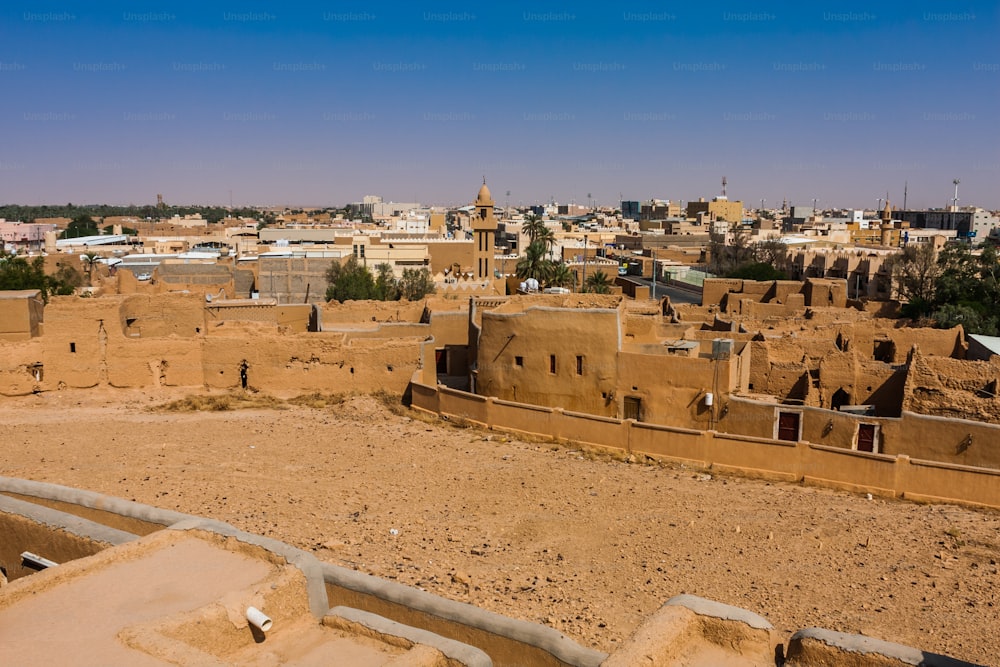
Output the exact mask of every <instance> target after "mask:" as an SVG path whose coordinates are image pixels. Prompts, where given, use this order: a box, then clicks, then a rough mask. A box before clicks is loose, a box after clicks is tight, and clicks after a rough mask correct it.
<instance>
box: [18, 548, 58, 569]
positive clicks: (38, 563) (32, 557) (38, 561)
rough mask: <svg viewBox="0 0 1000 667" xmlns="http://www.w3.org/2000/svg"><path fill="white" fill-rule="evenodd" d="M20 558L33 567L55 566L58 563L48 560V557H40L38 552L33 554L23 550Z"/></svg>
mask: <svg viewBox="0 0 1000 667" xmlns="http://www.w3.org/2000/svg"><path fill="white" fill-rule="evenodd" d="M21 560H23V561H26V562H28V563H31V564H32V565H34V566H35V567H40V568H43V569H44V568H49V567H55V566H56V565H58V564H59V563H56V562H54V561H51V560H49V559H48V558H42V557H41V556H39V555H38V554H33V553H31V552H30V551H25V552H24V553H23V554H21Z"/></svg>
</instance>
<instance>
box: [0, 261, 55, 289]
mask: <svg viewBox="0 0 1000 667" xmlns="http://www.w3.org/2000/svg"><path fill="white" fill-rule="evenodd" d="M52 287H53V283H52V280H51V279H50V278H49V277H48V276H46V275H45V260H44V259H43V258H42V257H35V258H34V259H32V260H30V261H29V260H28V259H27V258H26V257H18V256H16V255H8V254H6V253H4V252H3V251H2V250H0V290H32V289H37V290H41V292H42V298H43V299H45V300H46V301H48V298H49V294H50V293H51V288H52Z"/></svg>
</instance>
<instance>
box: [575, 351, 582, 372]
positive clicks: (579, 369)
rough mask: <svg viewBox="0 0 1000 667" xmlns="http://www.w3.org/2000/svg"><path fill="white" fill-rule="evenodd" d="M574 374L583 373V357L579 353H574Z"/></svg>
mask: <svg viewBox="0 0 1000 667" xmlns="http://www.w3.org/2000/svg"><path fill="white" fill-rule="evenodd" d="M576 374H577V375H583V357H582V356H581V355H579V354H578V355H576Z"/></svg>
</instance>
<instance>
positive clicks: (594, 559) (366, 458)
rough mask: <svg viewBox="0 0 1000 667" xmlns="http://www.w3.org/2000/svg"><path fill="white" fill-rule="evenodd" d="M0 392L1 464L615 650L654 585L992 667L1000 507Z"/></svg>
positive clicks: (348, 423) (450, 430) (558, 450)
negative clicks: (215, 522)
mask: <svg viewBox="0 0 1000 667" xmlns="http://www.w3.org/2000/svg"><path fill="white" fill-rule="evenodd" d="M180 395H181V394H170V393H167V392H165V391H164V392H162V393H159V394H157V395H147V394H141V393H136V392H124V391H122V392H109V393H99V392H83V391H77V392H67V391H63V392H52V393H48V394H41V395H37V396H28V397H23V398H3V399H0V406H2V408H0V443H2V447H0V474H3V475H7V476H13V477H22V478H27V479H35V480H42V481H48V482H55V483H59V484H65V485H68V486H73V487H78V488H83V489H91V490H94V491H98V492H101V493H106V494H110V495H114V496H119V497H122V498H127V499H131V500H135V501H138V502H142V503H148V504H150V505H156V506H158V507H163V508H168V509H173V510H178V511H181V512H188V513H191V514H197V515H201V516H206V517H212V518H215V519H220V520H222V521H226V522H229V523H231V524H233V525H235V526H238V527H239V528H242V529H244V530H247V531H250V532H254V533H259V534H262V535H267V536H271V537H275V538H277V539H280V540H283V541H285V542H287V543H289V544H292V545H295V546H297V547H300V548H302V549H306V550H308V551H312V552H313V553H315V554H316V556H317V557H319V558H320V559H322V560H325V561H329V562H332V563H337V564H340V565H344V566H347V567H351V568H354V569H358V570H361V571H364V572H369V573H371V574H374V575H377V576H381V577H385V578H388V579H394V580H397V581H400V582H402V583H405V584H408V585H413V586H418V587H420V588H423V589H425V590H428V591H431V592H434V593H437V594H439V595H442V596H445V597H448V598H452V599H455V600H460V601H463V602H471V603H472V604H476V605H478V606H481V607H483V608H486V609H489V610H492V611H495V612H498V613H501V614H506V615H509V616H512V617H516V618H522V619H525V620H528V621H534V622H540V623H544V624H547V625H550V626H552V627H554V628H556V629H558V630H560V631H562V632H564V633H566V634H567V635H569V636H570V637H572V638H574V639H575V640H577V641H578V642H580V643H581V644H583V645H585V646H593V647H595V648H599V649H601V650H604V651H609V652H610V651H613V650H614V649H615V646H616V645H617V644H618V643H619V642H621V641H622V640H623V639H625V638H626V637H627V636H628V635H629V634H630V633H631V631H632V630H633V629H634V628H635V627H636V626H637V625H638V624H639V622H640V621H641V620H642V619H643V618H645V617H647V616H649V615H650V614H652V613H653V612H654V611H655V610H656V609H657V608H658V607H659V606H660V605H661V604H662V603H663V602H664V601H665V600H667V599H668V598H670V597H672V596H674V595H677V594H679V593H691V594H694V595H700V596H704V597H707V598H711V599H713V600H718V601H720V602H725V603H728V604H732V605H736V606H739V607H744V608H746V609H749V610H751V611H754V612H757V613H759V614H761V615H763V616H765V617H766V618H768V619H769V620H770V621H771V622H772V623H773V624H774V625H775V627H776V628H777V629H778V630H779V631H780V632H782V633H786V635H785V636H786V639H787V634H790V633H791V632H792V631H794V630H796V629H798V628H805V627H811V626H818V627H825V628H829V629H833V630H839V631H843V632H852V633H857V632H861V633H864V634H866V635H870V636H873V637H879V638H882V639H888V640H890V641H896V642H900V643H903V644H907V645H911V646H915V647H917V648H920V649H923V650H926V651H932V652H936V653H944V654H948V655H951V656H954V657H957V658H961V659H964V660H970V661H976V662H979V663H983V664H988V665H997V664H1000V658H998V656H1000V633H998V632H997V629H998V627H1000V626H998V624H997V618H998V617H1000V609H998V607H1000V578H998V576H997V571H998V561H1000V513H997V512H991V511H976V510H970V509H963V508H959V507H954V506H926V505H918V504H913V503H908V502H901V501H890V500H882V499H877V498H876V499H874V500H867V499H866V498H865V497H864V496H858V495H851V494H846V493H839V492H834V491H829V490H824V489H815V488H807V487H800V486H796V485H791V484H781V483H768V482H764V481H757V480H747V479H741V478H736V477H726V476H715V475H712V476H710V477H709V476H708V475H705V474H702V473H701V472H699V471H695V470H691V469H687V468H683V467H680V466H672V465H656V464H653V465H648V464H637V463H628V462H623V461H619V460H614V459H613V458H600V457H598V458H596V459H595V457H593V456H592V455H590V454H589V453H588V452H585V451H581V450H579V449H577V448H574V447H572V446H566V445H561V446H556V445H553V444H551V443H544V442H524V441H521V440H517V439H512V438H510V437H508V436H504V435H503V434H498V433H491V432H488V431H481V430H475V429H467V428H459V427H457V426H455V425H449V424H447V423H445V422H440V421H434V420H427V419H424V418H413V417H411V416H408V415H406V414H402V415H398V414H393V413H392V412H391V411H389V410H387V409H386V407H385V406H384V405H382V404H381V403H379V402H378V401H377V400H375V399H373V398H371V397H355V398H351V399H348V400H347V401H346V402H345V403H342V404H340V405H337V406H334V407H327V408H323V409H315V408H305V407H293V408H290V409H285V410H271V409H255V410H240V411H229V412H211V413H206V412H195V413H174V412H172V413H164V412H155V411H151V410H150V409H149V408H150V406H153V405H159V404H161V403H163V402H165V401H166V400H168V399H170V398H177V397H179V396H180Z"/></svg>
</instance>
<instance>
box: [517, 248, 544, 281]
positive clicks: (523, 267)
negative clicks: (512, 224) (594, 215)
mask: <svg viewBox="0 0 1000 667" xmlns="http://www.w3.org/2000/svg"><path fill="white" fill-rule="evenodd" d="M550 265H551V263H550V262H549V260H547V259H546V258H545V246H544V245H543V244H542V243H537V242H536V243H529V244H528V247H527V248H525V250H524V257H522V258H520V259H519V260H518V261H517V267H515V269H514V272H515V273H516V274H517V277H518V278H521V279H527V278H534V279H535V280H537V281H539V282H544V281H545V278H546V277H547V276H548V272H549V267H550Z"/></svg>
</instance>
